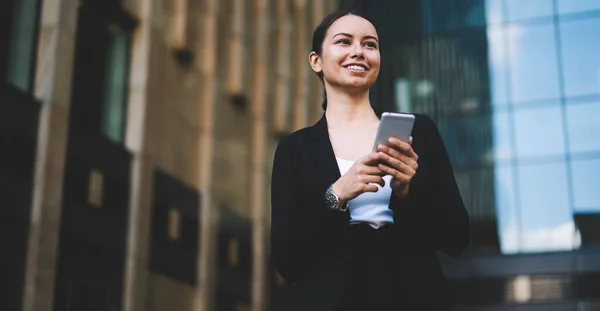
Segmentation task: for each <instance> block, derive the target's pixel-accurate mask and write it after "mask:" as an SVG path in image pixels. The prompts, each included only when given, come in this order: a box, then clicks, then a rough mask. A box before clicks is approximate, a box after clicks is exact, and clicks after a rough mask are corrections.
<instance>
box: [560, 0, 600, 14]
mask: <svg viewBox="0 0 600 311" xmlns="http://www.w3.org/2000/svg"><path fill="white" fill-rule="evenodd" d="M557 2H558V12H559V13H560V14H566V13H575V12H584V11H591V10H600V1H598V0H557Z"/></svg>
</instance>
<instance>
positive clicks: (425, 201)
mask: <svg viewBox="0 0 600 311" xmlns="http://www.w3.org/2000/svg"><path fill="white" fill-rule="evenodd" d="M380 61H381V59H380V52H379V38H378V35H377V31H376V29H375V27H374V26H373V24H372V23H371V22H370V21H369V20H367V19H366V18H365V17H363V16H361V15H359V14H356V13H351V12H345V11H340V12H336V13H333V14H331V15H329V16H327V17H326V18H325V19H324V20H323V21H322V22H321V24H320V25H319V26H318V27H317V29H316V30H315V32H314V35H313V48H312V52H311V53H310V55H309V62H310V66H311V67H312V69H313V70H314V71H315V73H317V75H318V76H319V77H320V78H321V80H322V81H323V83H324V86H325V92H326V99H325V101H324V103H323V108H324V110H325V113H324V115H323V117H322V118H321V120H320V121H319V122H317V123H316V124H315V125H314V126H312V127H308V128H305V129H302V130H300V131H297V132H295V133H292V134H291V135H288V136H286V137H284V138H282V139H281V141H280V142H279V144H278V147H277V150H276V152H275V158H274V163H273V175H272V185H271V201H272V215H271V222H272V227H271V243H272V259H273V261H274V263H275V266H276V268H277V270H278V271H279V273H280V274H281V275H282V276H283V277H284V278H285V279H286V280H287V281H288V282H290V283H291V284H292V286H291V288H292V289H291V290H292V299H291V302H290V307H289V309H290V310H311V311H318V310H323V311H333V310H447V309H449V308H450V307H451V299H450V297H449V295H448V292H447V290H446V288H445V287H446V285H445V277H444V275H443V273H442V270H441V268H440V265H439V263H438V260H437V256H436V253H437V251H443V252H445V253H447V254H449V255H451V256H454V257H456V256H459V255H460V254H461V253H462V251H463V250H464V249H465V248H466V247H467V244H468V241H469V217H468V215H467V212H466V210H465V208H464V205H463V202H462V199H461V197H460V193H459V191H458V188H457V186H456V182H455V179H454V175H453V171H452V167H451V165H450V161H449V159H448V155H447V152H446V150H445V147H444V144H443V142H442V139H441V137H440V135H439V132H438V130H437V127H436V125H435V123H434V122H433V121H432V120H431V119H430V118H429V117H427V116H425V115H415V117H416V118H415V124H414V128H413V132H412V137H411V139H410V140H409V141H408V142H403V141H400V140H399V139H396V138H393V137H392V138H390V140H389V146H392V147H389V146H385V145H379V146H378V148H377V150H376V151H375V152H372V147H373V142H374V139H375V135H376V132H377V127H378V125H379V115H378V114H377V113H376V112H375V111H374V109H373V108H372V106H371V103H370V102H369V89H370V87H371V86H372V85H373V83H374V82H375V80H376V79H377V76H378V74H379V68H380V66H381V63H380Z"/></svg>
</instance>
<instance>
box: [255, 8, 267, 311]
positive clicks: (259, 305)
mask: <svg viewBox="0 0 600 311" xmlns="http://www.w3.org/2000/svg"><path fill="white" fill-rule="evenodd" d="M253 2H254V13H255V16H256V18H255V19H254V22H255V24H254V34H255V38H256V39H255V42H254V53H253V54H254V61H253V67H254V68H253V73H254V74H253V79H252V80H253V85H252V100H251V101H250V105H251V118H252V119H251V122H252V130H251V131H252V136H251V152H252V153H251V157H252V162H251V163H252V165H251V175H250V176H251V177H250V178H251V181H250V186H251V189H250V204H251V205H250V212H251V219H252V224H253V226H252V249H253V260H252V287H251V288H252V310H253V311H263V310H266V304H265V301H266V299H265V298H266V293H265V289H266V288H267V287H266V284H265V282H266V280H267V279H266V273H267V254H268V251H267V249H266V248H267V245H268V244H267V241H266V238H267V213H266V211H267V209H266V204H265V203H266V202H265V191H266V189H265V181H266V178H265V174H266V172H267V168H266V158H267V154H266V151H267V141H266V138H267V120H266V117H267V78H268V77H267V74H268V72H269V59H268V54H269V53H268V49H267V48H268V46H269V45H268V42H269V33H268V27H269V24H268V22H269V14H268V11H267V10H268V8H267V0H254V1H253Z"/></svg>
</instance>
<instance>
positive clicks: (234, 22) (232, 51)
mask: <svg viewBox="0 0 600 311" xmlns="http://www.w3.org/2000/svg"><path fill="white" fill-rule="evenodd" d="M246 2H247V0H233V14H231V32H230V34H229V61H228V62H227V66H228V68H227V70H228V71H227V92H228V94H229V95H233V94H239V93H241V92H242V91H243V85H244V75H243V68H245V67H244V36H245V31H244V28H245V27H244V26H245V24H246Z"/></svg>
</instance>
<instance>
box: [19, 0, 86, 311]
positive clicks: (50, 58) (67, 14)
mask: <svg viewBox="0 0 600 311" xmlns="http://www.w3.org/2000/svg"><path fill="white" fill-rule="evenodd" d="M42 3H43V6H42V13H41V21H40V32H39V33H40V36H39V46H38V54H37V70H36V76H35V96H36V97H37V98H38V99H40V101H41V102H42V108H41V112H40V120H39V122H40V123H39V124H40V126H39V134H38V145H37V151H36V153H37V154H36V162H35V177H34V178H35V183H34V190H33V200H32V201H33V203H32V210H31V225H30V229H29V238H28V249H27V264H26V275H25V290H24V295H23V310H25V311H51V310H52V307H53V306H52V304H53V298H54V279H55V276H56V267H57V257H58V240H59V231H60V216H61V209H62V193H63V177H64V176H63V175H64V168H65V158H66V146H67V132H68V124H69V106H70V95H71V73H72V64H73V58H74V49H75V27H76V20H77V8H78V1H77V0H45V1H43V2H42Z"/></svg>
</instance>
